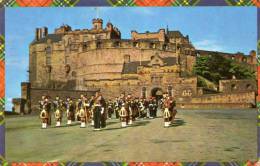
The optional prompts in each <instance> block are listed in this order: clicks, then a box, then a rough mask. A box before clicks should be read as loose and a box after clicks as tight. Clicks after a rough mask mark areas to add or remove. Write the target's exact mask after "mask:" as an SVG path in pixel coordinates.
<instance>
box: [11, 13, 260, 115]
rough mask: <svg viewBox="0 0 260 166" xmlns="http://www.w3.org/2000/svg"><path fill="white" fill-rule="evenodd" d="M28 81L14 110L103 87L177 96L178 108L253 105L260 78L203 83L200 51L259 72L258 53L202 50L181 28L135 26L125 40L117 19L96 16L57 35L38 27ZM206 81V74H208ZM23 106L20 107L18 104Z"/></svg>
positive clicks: (111, 94) (110, 93) (112, 92)
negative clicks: (143, 29)
mask: <svg viewBox="0 0 260 166" xmlns="http://www.w3.org/2000/svg"><path fill="white" fill-rule="evenodd" d="M29 49H30V55H29V71H28V72H29V82H27V83H22V97H21V99H16V100H13V103H14V105H15V107H16V108H15V109H21V111H23V110H25V109H34V108H36V105H37V102H38V100H39V99H40V96H41V95H43V94H45V95H50V96H51V97H55V96H56V95H60V96H62V98H64V97H66V96H73V97H74V98H76V97H78V96H79V95H80V94H81V93H83V94H88V95H92V94H93V93H94V92H96V91H101V92H102V94H103V95H104V97H105V98H107V99H109V98H115V97H117V96H119V95H120V94H121V93H126V94H128V93H131V94H132V95H133V96H136V97H143V98H147V97H150V96H153V97H157V98H159V97H160V96H161V95H162V94H163V93H168V94H169V95H171V96H174V97H175V98H176V101H177V106H178V107H179V108H195V109H196V108H217V107H219V108H249V107H254V105H255V98H256V90H257V85H256V79H237V78H235V77H233V78H230V79H223V80H220V81H219V83H218V84H212V83H211V82H210V81H208V82H207V87H201V86H200V85H199V83H198V82H199V81H198V79H201V77H199V76H198V75H196V74H194V72H193V68H194V66H195V65H196V62H197V61H196V59H197V58H198V57H201V56H214V55H219V56H222V57H225V58H227V59H231V60H233V61H236V63H239V64H241V65H244V66H245V67H246V68H248V69H249V70H251V71H256V63H257V62H256V52H255V51H251V52H250V53H249V55H244V54H242V53H235V54H230V53H222V52H213V51H207V50H197V49H196V48H195V47H194V46H193V45H192V43H191V41H190V40H189V36H185V35H183V34H182V33H181V32H180V31H171V30H168V28H167V29H159V30H158V31H157V32H148V31H146V32H142V33H141V32H137V31H134V30H133V31H131V38H130V39H122V38H121V32H120V30H119V29H118V28H117V27H115V26H114V25H113V24H112V23H110V22H108V23H107V24H106V25H105V26H104V25H103V20H102V19H99V18H97V19H93V20H92V27H91V28H90V29H83V30H72V28H71V27H70V26H69V25H62V26H61V27H59V28H57V29H55V32H54V33H53V34H49V33H48V29H47V28H46V27H44V28H37V29H36V31H35V39H34V40H33V41H32V43H31V44H30V48H29ZM205 80H206V79H205ZM18 107H19V108H18Z"/></svg>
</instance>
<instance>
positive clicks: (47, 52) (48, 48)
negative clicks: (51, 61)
mask: <svg viewBox="0 0 260 166" xmlns="http://www.w3.org/2000/svg"><path fill="white" fill-rule="evenodd" d="M46 54H51V47H50V46H48V47H46Z"/></svg>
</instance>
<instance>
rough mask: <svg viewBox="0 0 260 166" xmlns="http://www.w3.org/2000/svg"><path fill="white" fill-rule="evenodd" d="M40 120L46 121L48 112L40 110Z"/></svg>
mask: <svg viewBox="0 0 260 166" xmlns="http://www.w3.org/2000/svg"><path fill="white" fill-rule="evenodd" d="M40 118H41V119H48V112H47V111H46V110H45V108H43V109H42V111H41V113H40Z"/></svg>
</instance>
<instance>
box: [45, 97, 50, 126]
mask: <svg viewBox="0 0 260 166" xmlns="http://www.w3.org/2000/svg"><path fill="white" fill-rule="evenodd" d="M44 101H45V103H44V105H45V109H46V111H47V113H48V121H47V125H49V126H50V125H51V102H50V97H49V96H46V97H45V100H44Z"/></svg>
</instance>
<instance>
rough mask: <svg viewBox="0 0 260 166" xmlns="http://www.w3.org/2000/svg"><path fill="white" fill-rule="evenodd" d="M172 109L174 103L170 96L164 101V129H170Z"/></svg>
mask: <svg viewBox="0 0 260 166" xmlns="http://www.w3.org/2000/svg"><path fill="white" fill-rule="evenodd" d="M172 109H173V103H172V100H171V98H170V97H169V96H168V97H167V98H166V99H165V101H164V112H163V117H164V127H169V126H170V124H171V117H172V113H171V112H172Z"/></svg>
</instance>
